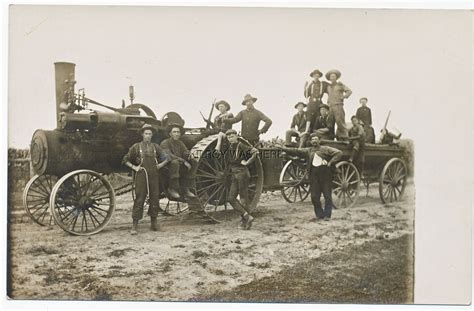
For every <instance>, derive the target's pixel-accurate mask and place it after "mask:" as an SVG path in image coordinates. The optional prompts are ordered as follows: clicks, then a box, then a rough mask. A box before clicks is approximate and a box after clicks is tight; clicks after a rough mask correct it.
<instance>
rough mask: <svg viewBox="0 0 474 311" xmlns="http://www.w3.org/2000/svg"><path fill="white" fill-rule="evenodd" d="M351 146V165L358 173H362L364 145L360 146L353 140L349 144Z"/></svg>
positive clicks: (358, 142)
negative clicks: (352, 164)
mask: <svg viewBox="0 0 474 311" xmlns="http://www.w3.org/2000/svg"><path fill="white" fill-rule="evenodd" d="M351 146H352V153H351V157H352V158H353V159H352V160H353V163H354V165H355V166H356V167H357V169H358V170H359V173H362V172H363V171H364V164H365V144H361V143H360V141H358V140H353V141H352V142H351Z"/></svg>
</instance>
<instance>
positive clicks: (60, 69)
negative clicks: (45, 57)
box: [54, 62, 76, 128]
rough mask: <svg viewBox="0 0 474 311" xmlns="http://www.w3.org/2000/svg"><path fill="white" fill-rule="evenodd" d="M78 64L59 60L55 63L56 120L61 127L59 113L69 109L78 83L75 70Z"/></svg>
mask: <svg viewBox="0 0 474 311" xmlns="http://www.w3.org/2000/svg"><path fill="white" fill-rule="evenodd" d="M75 68H76V64H73V63H65V62H57V63H54V72H55V77H56V78H55V80H56V122H57V126H58V128H59V113H60V112H62V111H65V110H67V104H69V97H70V96H72V95H73V94H74V84H75V83H76V80H75V77H74V71H75Z"/></svg>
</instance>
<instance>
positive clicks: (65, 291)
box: [9, 183, 415, 303]
mask: <svg viewBox="0 0 474 311" xmlns="http://www.w3.org/2000/svg"><path fill="white" fill-rule="evenodd" d="M118 202H119V205H118V206H117V210H116V212H115V214H114V216H113V217H112V220H111V222H110V223H109V225H108V226H107V227H106V228H105V229H104V230H103V231H102V232H100V233H99V234H96V235H93V236H89V237H80V236H72V235H69V234H67V233H65V232H64V231H62V230H61V229H60V228H59V227H56V226H52V227H49V228H46V227H40V226H38V225H36V224H34V223H32V222H30V221H25V217H24V216H22V217H13V218H12V219H11V223H10V232H9V242H10V251H11V252H10V279H11V282H10V286H9V290H10V291H9V292H10V296H11V297H12V298H14V299H80V300H90V299H98V300H154V301H159V300H161V301H163V300H171V301H188V300H193V301H200V300H206V301H209V300H225V301H229V300H230V301H245V300H249V301H306V302H309V301H311V302H325V301H339V302H374V303H375V302H378V303H390V302H399V303H403V302H407V303H409V302H412V299H413V298H412V295H411V290H412V285H413V269H412V267H413V261H412V256H413V244H412V241H413V227H414V226H413V220H414V205H415V200H414V186H413V185H412V184H411V183H410V184H409V185H408V186H407V188H406V193H405V196H404V199H403V201H401V202H398V203H396V204H389V205H383V204H382V203H381V201H380V199H379V197H378V192H377V188H376V187H372V188H371V190H370V192H369V196H368V197H366V196H365V191H364V190H363V191H361V197H360V198H359V202H358V204H357V205H356V207H354V208H351V209H337V210H334V211H333V218H332V220H331V221H329V222H311V221H310V219H312V218H313V217H314V212H313V209H312V205H311V203H310V200H309V198H308V199H307V200H306V201H305V202H303V203H296V204H289V203H286V202H285V201H284V200H283V199H282V197H281V195H280V194H279V193H278V192H275V193H269V194H265V195H263V196H262V200H261V204H260V206H259V207H258V211H257V212H256V213H255V215H256V220H255V221H254V224H253V227H252V230H250V231H243V230H239V229H237V223H238V219H237V218H236V219H235V221H227V222H223V223H220V224H210V223H206V222H204V221H202V220H199V219H196V218H190V217H188V216H184V217H165V216H163V217H161V218H160V224H161V227H162V230H161V231H160V232H151V231H150V230H149V220H148V219H145V220H144V221H143V222H142V223H140V226H139V234H138V235H136V236H131V235H130V234H129V228H130V221H131V218H130V210H131V196H129V195H125V196H122V197H120V198H119V200H118ZM394 256H399V257H400V258H403V260H400V261H399V262H398V263H396V262H394V260H393V258H394ZM391 265H392V266H391ZM394 269H398V270H394ZM384 271H385V273H384ZM393 271H395V272H396V273H395V274H394V273H390V272H393ZM394 275H398V277H394ZM282 278H283V279H285V278H286V279H288V278H293V279H294V280H292V281H293V282H282V281H281V280H282ZM374 280H377V281H376V282H375V281H374ZM400 281H404V282H405V283H404V284H406V286H404V287H403V286H402V287H400V286H399V283H400ZM274 283H277V284H279V286H280V287H279V289H278V290H277V291H272V290H265V288H266V287H268V288H271V286H273V284H274ZM270 284H271V285H270ZM267 285H268V286H267ZM255 286H256V287H255ZM295 286H299V287H298V288H299V290H298V289H296V290H295ZM256 288H259V289H260V290H259V291H256V290H255V289H256ZM314 288H322V289H327V290H323V291H319V290H314ZM364 288H365V290H369V292H370V295H368V294H366V295H364V294H363V292H362V294H357V293H361V292H360V290H362V291H363V290H364ZM328 289H329V290H328ZM336 289H339V290H338V291H337V290H336ZM252 292H253V293H252ZM255 292H258V294H255ZM402 292H403V293H402ZM226 293H227V294H226ZM229 293H232V294H229ZM302 293H304V294H302ZM380 295H383V297H384V299H383V300H380V299H379V300H376V298H375V297H377V296H380ZM275 296H277V297H275ZM354 297H355V298H354ZM357 297H359V298H360V299H359V300H357V299H356V298H357ZM372 299H373V301H372Z"/></svg>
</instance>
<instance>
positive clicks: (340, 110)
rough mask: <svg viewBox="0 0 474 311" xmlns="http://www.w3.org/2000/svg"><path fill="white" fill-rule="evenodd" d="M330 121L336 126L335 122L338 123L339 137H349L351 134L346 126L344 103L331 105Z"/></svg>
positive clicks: (337, 134) (337, 132)
mask: <svg viewBox="0 0 474 311" xmlns="http://www.w3.org/2000/svg"><path fill="white" fill-rule="evenodd" d="M328 118H329V122H330V124H331V126H332V128H334V124H336V125H337V129H336V137H337V138H338V139H341V138H342V139H347V137H348V136H349V134H348V132H347V127H346V113H345V112H344V105H343V104H333V105H329V117H328Z"/></svg>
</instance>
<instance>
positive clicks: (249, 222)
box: [245, 214, 254, 230]
mask: <svg viewBox="0 0 474 311" xmlns="http://www.w3.org/2000/svg"><path fill="white" fill-rule="evenodd" d="M253 220H254V218H253V217H252V215H250V214H247V217H246V219H245V230H250V228H251V227H252V222H253Z"/></svg>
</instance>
